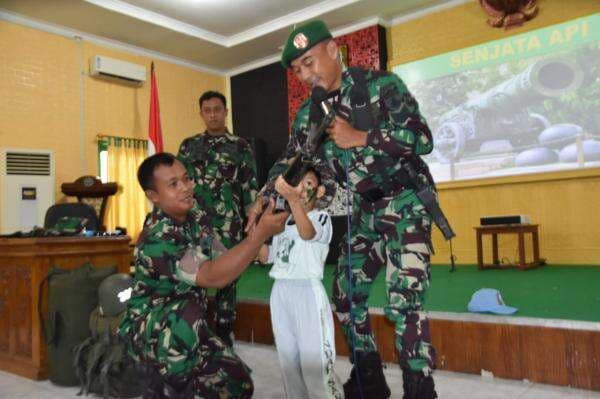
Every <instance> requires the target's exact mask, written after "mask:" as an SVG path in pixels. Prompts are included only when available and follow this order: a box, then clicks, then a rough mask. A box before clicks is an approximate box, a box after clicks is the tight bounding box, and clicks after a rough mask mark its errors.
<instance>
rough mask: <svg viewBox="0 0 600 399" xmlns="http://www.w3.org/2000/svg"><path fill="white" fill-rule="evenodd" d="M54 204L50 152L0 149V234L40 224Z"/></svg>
mask: <svg viewBox="0 0 600 399" xmlns="http://www.w3.org/2000/svg"><path fill="white" fill-rule="evenodd" d="M53 204H54V156H53V152H52V151H47V150H23V149H18V150H16V149H8V148H0V234H10V233H14V232H15V231H29V230H31V229H32V228H33V227H34V226H39V227H42V226H43V225H44V217H45V215H46V210H48V208H49V207H50V206H52V205H53Z"/></svg>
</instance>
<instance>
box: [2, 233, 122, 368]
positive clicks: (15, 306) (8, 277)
mask: <svg viewBox="0 0 600 399" xmlns="http://www.w3.org/2000/svg"><path fill="white" fill-rule="evenodd" d="M129 241H130V239H129V237H127V236H123V237H89V238H87V237H48V238H0V370H5V371H8V372H11V373H15V374H19V375H21V376H24V377H27V378H32V379H45V378H47V375H48V365H47V357H46V356H47V355H46V345H45V344H44V341H43V338H42V332H41V328H40V321H39V316H38V296H39V293H38V291H39V285H40V282H41V281H42V280H43V278H44V277H45V276H46V275H47V274H48V270H49V269H50V267H52V266H58V267H60V268H63V269H74V268H77V267H79V266H81V265H82V264H84V263H86V262H91V263H92V264H93V265H94V266H97V267H106V266H115V265H116V266H117V267H118V269H119V271H120V272H124V273H128V272H129V264H130V262H131V249H130V248H129ZM42 295H44V299H45V300H44V301H43V303H44V307H45V309H43V311H44V312H47V300H46V299H47V295H48V292H47V290H45V291H44V292H43V293H42Z"/></svg>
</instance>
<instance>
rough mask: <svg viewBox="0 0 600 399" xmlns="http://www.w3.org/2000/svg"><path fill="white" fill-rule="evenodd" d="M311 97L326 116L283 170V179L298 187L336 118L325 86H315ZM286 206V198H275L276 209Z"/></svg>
mask: <svg viewBox="0 0 600 399" xmlns="http://www.w3.org/2000/svg"><path fill="white" fill-rule="evenodd" d="M311 99H312V101H313V103H315V104H318V105H319V106H320V107H321V110H322V111H323V114H324V116H323V119H322V120H321V123H319V125H318V126H313V127H311V130H310V134H309V135H308V138H307V139H306V142H305V143H304V145H303V146H302V148H301V149H300V151H299V152H298V153H297V154H296V155H294V157H293V158H292V160H291V161H290V164H289V166H288V168H287V169H286V171H285V172H283V179H284V180H285V181H286V183H287V184H289V185H290V186H292V187H296V186H297V185H298V184H299V183H300V181H302V178H303V177H304V175H305V174H306V172H307V170H308V169H309V168H310V167H311V166H312V165H313V162H314V161H313V160H314V157H315V155H316V154H317V153H318V152H319V150H320V149H321V146H322V145H323V143H324V142H325V140H326V139H327V137H328V136H327V133H326V132H325V130H326V129H327V128H328V127H329V126H330V125H331V124H332V123H333V120H334V119H335V111H334V110H333V108H331V106H330V105H329V103H328V102H327V92H326V91H325V89H324V88H322V87H320V86H317V87H315V88H314V89H313V91H312V93H311ZM286 207H287V204H286V201H285V199H284V198H283V197H281V196H280V195H278V196H277V198H276V199H275V209H276V210H279V211H282V210H286V209H287V208H286Z"/></svg>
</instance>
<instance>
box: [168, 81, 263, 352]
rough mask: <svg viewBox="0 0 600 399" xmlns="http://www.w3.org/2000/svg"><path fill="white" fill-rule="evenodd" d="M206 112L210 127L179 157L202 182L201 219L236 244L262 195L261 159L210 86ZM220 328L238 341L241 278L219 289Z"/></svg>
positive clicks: (223, 336)
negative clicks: (234, 128)
mask: <svg viewBox="0 0 600 399" xmlns="http://www.w3.org/2000/svg"><path fill="white" fill-rule="evenodd" d="M199 103H200V115H201V116H202V118H203V119H204V122H205V124H206V131H205V132H204V133H202V134H197V135H195V136H193V137H190V138H187V139H185V140H184V141H183V143H182V144H181V147H180V148H179V154H178V157H179V159H181V160H182V161H183V163H184V164H185V165H186V167H187V170H188V173H189V175H190V177H191V178H192V179H193V180H194V182H195V183H196V186H195V188H194V197H195V198H196V201H197V203H198V208H199V210H200V212H198V213H197V216H198V217H197V221H198V223H199V224H200V225H201V226H202V227H205V228H207V229H210V230H212V231H213V233H214V234H216V235H217V237H218V238H219V239H220V241H221V242H222V243H223V244H224V245H225V246H226V247H227V248H231V247H233V246H234V245H235V244H237V243H238V242H240V241H241V239H242V235H243V229H244V227H243V226H244V221H245V218H246V212H245V208H246V207H247V206H249V205H250V204H252V201H254V198H255V196H256V191H257V188H258V183H257V182H256V164H255V160H254V156H253V154H252V150H251V148H250V145H249V144H248V142H247V141H246V140H244V139H243V138H241V137H239V136H234V135H232V134H230V133H229V132H228V131H227V128H226V127H225V118H226V116H227V108H226V103H225V97H224V96H223V95H222V94H221V93H218V92H214V91H208V92H206V93H204V94H202V96H201V97H200V100H199ZM215 305H216V311H215V321H216V333H217V335H219V337H221V339H223V340H224V341H225V342H227V343H228V344H229V345H233V323H234V321H235V314H236V310H235V308H236V282H235V281H234V282H232V283H231V284H230V285H228V286H227V287H224V288H223V289H220V290H217V292H216V294H215Z"/></svg>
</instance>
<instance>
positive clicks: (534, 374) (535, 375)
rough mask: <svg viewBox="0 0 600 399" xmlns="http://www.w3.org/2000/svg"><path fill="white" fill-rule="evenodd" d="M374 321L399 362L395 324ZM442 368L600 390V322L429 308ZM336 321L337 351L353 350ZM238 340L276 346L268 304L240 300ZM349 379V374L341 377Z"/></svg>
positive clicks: (377, 316) (386, 354) (376, 316)
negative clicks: (431, 310) (493, 314)
mask: <svg viewBox="0 0 600 399" xmlns="http://www.w3.org/2000/svg"><path fill="white" fill-rule="evenodd" d="M370 313H371V325H372V328H373V331H374V334H375V337H376V340H377V344H378V346H379V351H380V353H381V354H382V356H383V358H384V360H385V361H386V362H389V363H396V364H397V353H396V350H395V347H394V328H393V325H392V324H391V323H390V322H389V321H388V320H387V319H386V318H385V316H384V315H383V312H382V310H381V309H371V310H370ZM429 315H430V326H431V335H432V341H433V345H434V346H435V348H436V350H437V356H438V369H441V370H448V371H456V372H461V373H471V374H481V372H482V370H485V371H487V372H491V373H493V375H494V376H495V377H498V378H509V379H518V380H523V379H527V380H529V381H533V382H538V383H544V384H552V385H563V386H570V387H574V388H581V389H589V390H596V391H600V323H594V322H580V321H568V320H553V319H537V318H526V317H514V316H513V317H503V316H488V315H479V314H469V313H445V312H430V313H429ZM334 320H335V321H336V332H335V334H336V335H335V339H336V349H337V353H338V354H339V355H343V356H347V355H348V354H349V350H348V346H347V344H346V341H345V339H344V337H343V334H342V331H341V328H340V326H339V323H338V322H337V320H336V318H335V316H334ZM235 335H236V339H238V340H242V341H248V342H257V343H262V344H270V345H273V343H274V341H273V334H272V329H271V316H270V313H269V306H268V304H267V303H265V302H262V301H251V300H246V301H240V302H239V303H238V316H237V322H236V328H235ZM341 377H342V378H347V376H341Z"/></svg>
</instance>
